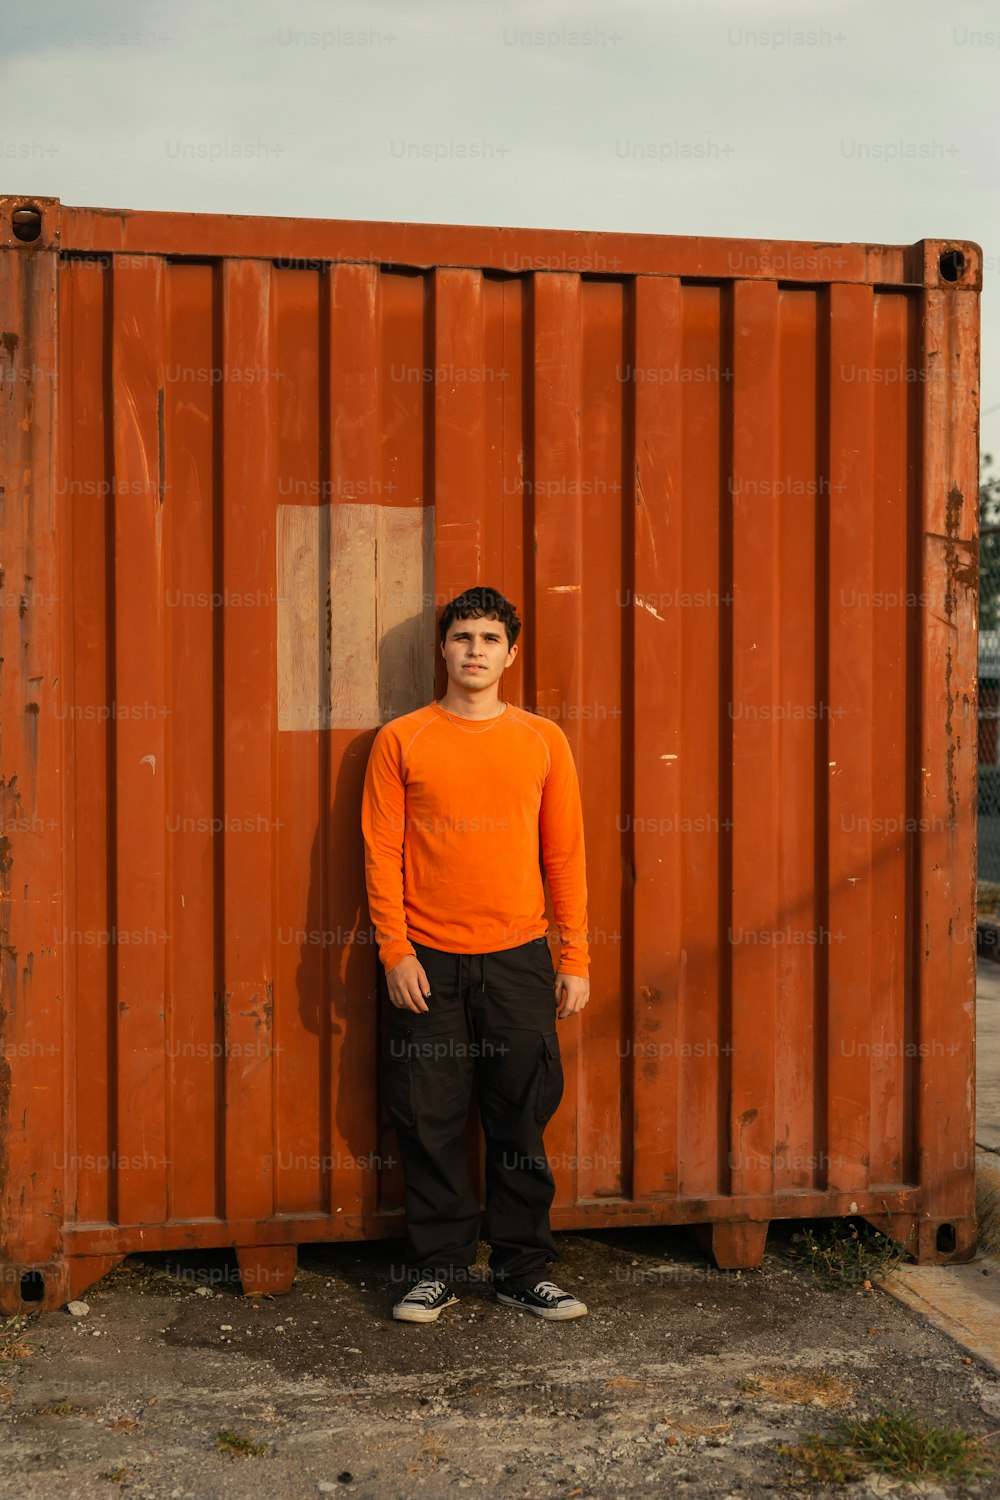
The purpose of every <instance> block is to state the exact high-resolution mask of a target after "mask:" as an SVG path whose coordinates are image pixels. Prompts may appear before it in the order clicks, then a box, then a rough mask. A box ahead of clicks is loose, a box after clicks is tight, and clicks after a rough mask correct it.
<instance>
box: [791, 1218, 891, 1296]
mask: <svg viewBox="0 0 1000 1500" xmlns="http://www.w3.org/2000/svg"><path fill="white" fill-rule="evenodd" d="M890 1222H891V1221H890ZM786 1254H787V1256H788V1258H789V1259H790V1260H792V1261H793V1262H794V1263H795V1264H796V1265H798V1266H801V1267H803V1268H804V1269H805V1270H806V1271H808V1272H810V1274H811V1275H812V1276H814V1277H815V1278H816V1280H817V1281H818V1282H819V1283H820V1285H821V1286H823V1287H825V1288H826V1289H827V1290H828V1291H837V1292H843V1291H855V1290H858V1289H860V1288H865V1287H871V1286H874V1284H875V1282H877V1281H881V1280H882V1279H883V1278H884V1277H885V1276H886V1275H887V1274H888V1273H889V1272H890V1271H891V1270H892V1269H893V1268H894V1267H895V1266H898V1265H899V1264H900V1262H901V1261H902V1260H903V1259H904V1257H905V1256H906V1254H907V1251H906V1245H905V1244H904V1243H900V1241H898V1240H894V1239H892V1238H891V1237H890V1236H889V1235H885V1234H882V1233H881V1232H880V1231H879V1230H878V1229H875V1228H874V1227H873V1226H872V1225H871V1224H865V1223H862V1224H861V1227H860V1229H859V1228H858V1225H857V1224H855V1223H852V1221H851V1220H850V1219H836V1220H834V1222H833V1223H832V1224H831V1225H830V1227H829V1228H827V1229H820V1230H815V1229H813V1227H812V1225H807V1226H806V1227H805V1228H804V1229H803V1230H801V1231H800V1232H799V1233H797V1234H793V1235H792V1239H791V1248H790V1249H789V1250H788V1251H787V1252H786Z"/></svg>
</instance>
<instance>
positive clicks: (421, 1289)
mask: <svg viewBox="0 0 1000 1500" xmlns="http://www.w3.org/2000/svg"><path fill="white" fill-rule="evenodd" d="M443 1290H444V1282H443V1281H420V1282H418V1283H417V1285H416V1286H415V1287H414V1288H413V1291H412V1292H407V1294H406V1300H407V1302H433V1301H434V1298H435V1297H436V1296H437V1295H438V1294H439V1293H440V1292H442V1291H443Z"/></svg>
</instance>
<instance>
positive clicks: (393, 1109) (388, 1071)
mask: <svg viewBox="0 0 1000 1500" xmlns="http://www.w3.org/2000/svg"><path fill="white" fill-rule="evenodd" d="M412 1043H413V1027H412V1026H409V1025H406V1026H392V1027H391V1028H390V1030H389V1041H388V1046H387V1056H386V1063H385V1104H386V1109H387V1110H388V1112H389V1118H390V1120H391V1121H392V1123H393V1124H394V1125H397V1126H401V1127H402V1128H403V1129H404V1130H412V1128H413V1125H414V1123H415V1121H416V1112H415V1110H414V1104H413V1057H412V1053H411V1047H412Z"/></svg>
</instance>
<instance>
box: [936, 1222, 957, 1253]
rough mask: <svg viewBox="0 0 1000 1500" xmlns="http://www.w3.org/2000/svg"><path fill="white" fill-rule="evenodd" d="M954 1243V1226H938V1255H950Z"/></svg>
mask: <svg viewBox="0 0 1000 1500" xmlns="http://www.w3.org/2000/svg"><path fill="white" fill-rule="evenodd" d="M956 1243H957V1241H956V1239H955V1226H954V1224H939V1225H938V1231H937V1248H938V1252H939V1254H941V1255H950V1254H951V1252H952V1251H953V1250H954V1249H955V1245H956Z"/></svg>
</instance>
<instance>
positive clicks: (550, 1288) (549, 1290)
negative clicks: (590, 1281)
mask: <svg viewBox="0 0 1000 1500" xmlns="http://www.w3.org/2000/svg"><path fill="white" fill-rule="evenodd" d="M535 1292H536V1294H537V1295H538V1296H539V1297H568V1296H569V1292H564V1291H563V1289H562V1287H561V1286H556V1284H555V1282H554V1281H539V1282H538V1283H537V1284H536V1286H535Z"/></svg>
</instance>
